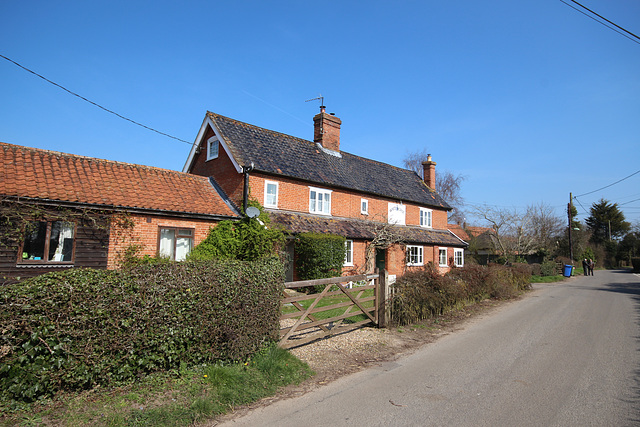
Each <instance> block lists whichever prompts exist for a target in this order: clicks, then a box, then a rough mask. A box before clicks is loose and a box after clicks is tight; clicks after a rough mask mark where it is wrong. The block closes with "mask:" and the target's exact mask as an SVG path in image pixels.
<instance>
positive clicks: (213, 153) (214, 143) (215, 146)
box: [207, 136, 220, 161]
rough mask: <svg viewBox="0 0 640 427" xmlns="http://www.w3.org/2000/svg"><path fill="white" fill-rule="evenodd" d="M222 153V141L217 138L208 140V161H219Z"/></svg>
mask: <svg viewBox="0 0 640 427" xmlns="http://www.w3.org/2000/svg"><path fill="white" fill-rule="evenodd" d="M219 153H220V141H218V137H217V136H212V137H211V138H209V139H207V161H209V160H213V159H217V158H218V154H219Z"/></svg>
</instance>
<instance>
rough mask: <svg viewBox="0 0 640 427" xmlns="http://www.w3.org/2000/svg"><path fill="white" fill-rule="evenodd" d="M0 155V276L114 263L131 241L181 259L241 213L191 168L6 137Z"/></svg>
mask: <svg viewBox="0 0 640 427" xmlns="http://www.w3.org/2000/svg"><path fill="white" fill-rule="evenodd" d="M0 163H1V166H0V202H1V205H0V208H1V210H0V239H2V244H1V245H0V279H2V278H3V277H4V278H5V280H6V279H7V278H16V277H30V276H35V275H38V274H42V273H44V272H47V271H52V270H57V269H61V268H62V269H63V268H70V267H93V268H114V267H115V266H116V265H117V262H118V256H119V255H120V254H122V252H123V251H124V250H125V249H127V248H128V247H131V245H135V246H136V247H137V248H138V249H139V254H142V255H145V254H146V255H151V256H154V255H156V254H161V255H163V256H167V257H169V258H172V259H177V260H180V259H182V258H184V257H185V256H186V254H187V253H188V252H189V250H190V249H191V248H192V247H194V246H195V245H197V244H198V243H199V242H200V241H202V240H203V239H204V238H205V237H206V235H207V233H208V231H209V229H210V227H212V226H213V225H215V224H216V223H217V222H218V221H220V220H223V219H237V218H239V210H238V208H237V207H235V205H234V204H233V203H232V202H231V201H229V200H226V198H225V196H224V195H223V192H222V191H221V190H220V188H219V187H218V185H217V184H216V183H215V181H213V180H212V179H209V178H206V177H201V176H196V175H193V174H185V173H181V172H176V171H170V170H165V169H160V168H154V167H149V166H140V165H133V164H128V163H121V162H114V161H109V160H101V159H95V158H90V157H83V156H76V155H71V154H65V153H59V152H54V151H48V150H41V149H35V148H28V147H22V146H18V145H12V144H6V143H0ZM17 219H18V220H22V223H21V224H19V221H17ZM10 226H13V227H14V228H15V227H16V226H18V227H23V228H25V227H27V228H28V229H27V230H17V231H19V233H17V234H15V233H14V234H13V235H11V229H10ZM13 231H16V230H13ZM12 236H13V237H15V238H12ZM16 236H17V237H16ZM0 281H1V280H0Z"/></svg>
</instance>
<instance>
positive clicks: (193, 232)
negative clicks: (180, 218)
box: [156, 225, 196, 261]
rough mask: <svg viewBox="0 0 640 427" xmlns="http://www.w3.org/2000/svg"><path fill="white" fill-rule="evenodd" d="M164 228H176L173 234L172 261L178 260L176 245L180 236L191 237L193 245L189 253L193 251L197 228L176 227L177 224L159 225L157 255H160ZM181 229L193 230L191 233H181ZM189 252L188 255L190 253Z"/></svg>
mask: <svg viewBox="0 0 640 427" xmlns="http://www.w3.org/2000/svg"><path fill="white" fill-rule="evenodd" d="M162 230H175V234H174V235H173V256H172V257H171V261H175V260H176V249H177V248H176V245H177V243H178V239H179V238H189V239H191V247H190V248H189V253H191V251H192V250H193V248H194V246H195V245H194V242H195V237H196V229H195V228H193V227H175V226H169V225H159V226H158V245H157V250H156V255H157V256H158V257H160V256H161V255H160V242H161V240H162ZM180 230H191V234H190V235H187V234H179V231H180ZM189 253H187V255H188V254H189Z"/></svg>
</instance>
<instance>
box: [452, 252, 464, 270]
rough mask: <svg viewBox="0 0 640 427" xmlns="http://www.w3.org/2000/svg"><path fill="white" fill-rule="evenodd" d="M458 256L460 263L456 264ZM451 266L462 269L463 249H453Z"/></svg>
mask: <svg viewBox="0 0 640 427" xmlns="http://www.w3.org/2000/svg"><path fill="white" fill-rule="evenodd" d="M458 256H459V257H460V262H458ZM453 265H455V266H456V267H464V249H458V248H454V249H453Z"/></svg>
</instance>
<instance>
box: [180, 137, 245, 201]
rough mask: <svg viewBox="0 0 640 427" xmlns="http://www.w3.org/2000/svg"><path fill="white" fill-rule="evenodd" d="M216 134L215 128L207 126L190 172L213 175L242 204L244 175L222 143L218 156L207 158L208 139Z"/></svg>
mask: <svg viewBox="0 0 640 427" xmlns="http://www.w3.org/2000/svg"><path fill="white" fill-rule="evenodd" d="M214 135H215V134H214V133H213V130H211V128H207V132H206V133H205V136H204V138H203V139H202V141H201V143H200V147H199V150H200V152H199V153H197V154H196V155H195V157H194V160H193V166H192V167H191V171H190V173H192V174H194V175H201V176H206V177H210V176H213V177H214V178H215V180H216V181H217V182H218V184H220V187H222V189H223V190H224V192H225V193H226V194H227V196H229V198H231V200H233V201H234V202H235V203H236V204H237V205H238V206H242V197H243V191H244V175H243V174H242V173H239V172H238V170H237V169H236V167H235V165H234V164H233V162H232V161H231V158H230V157H229V155H228V154H227V152H226V150H224V149H223V147H222V144H220V148H219V150H218V157H217V158H216V159H212V160H207V140H208V139H209V138H210V137H212V136H214Z"/></svg>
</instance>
